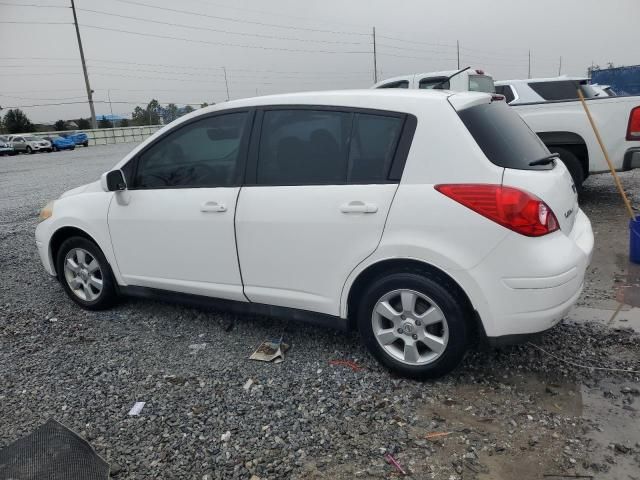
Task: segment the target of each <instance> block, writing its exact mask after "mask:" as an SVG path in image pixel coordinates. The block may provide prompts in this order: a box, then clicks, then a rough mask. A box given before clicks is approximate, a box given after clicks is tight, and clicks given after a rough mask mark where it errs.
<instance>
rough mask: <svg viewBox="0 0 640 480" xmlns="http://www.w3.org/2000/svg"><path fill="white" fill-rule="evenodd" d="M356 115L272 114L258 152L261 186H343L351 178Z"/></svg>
mask: <svg viewBox="0 0 640 480" xmlns="http://www.w3.org/2000/svg"><path fill="white" fill-rule="evenodd" d="M351 119H352V115H351V114H350V113H347V112H335V111H325V110H302V109H300V110H298V109H295V110H294V109H292V110H268V111H266V112H265V113H264V118H263V122H262V133H261V136H260V145H259V149H258V166H257V172H256V180H257V183H258V184H259V185H317V184H340V183H344V182H345V180H346V177H347V158H348V153H349V146H348V141H349V134H350V132H351Z"/></svg>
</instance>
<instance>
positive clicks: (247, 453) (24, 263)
mask: <svg viewBox="0 0 640 480" xmlns="http://www.w3.org/2000/svg"><path fill="white" fill-rule="evenodd" d="M132 147H133V145H132V144H129V145H117V146H103V147H90V148H88V149H84V148H83V149H76V150H75V151H74V152H60V153H52V154H39V155H32V156H26V155H21V156H17V157H2V158H0V191H1V192H2V195H1V196H0V269H1V271H2V277H1V278H2V280H1V281H0V371H1V372H2V377H1V380H0V382H1V383H0V419H1V420H0V448H2V447H3V446H5V445H8V444H10V443H11V442H13V441H14V440H16V439H18V438H20V437H22V436H24V435H26V434H28V433H30V432H31V431H32V430H33V429H35V428H36V427H37V426H39V425H40V424H42V423H44V422H45V421H46V420H47V419H49V418H51V417H53V418H55V419H57V420H58V421H60V422H62V423H63V424H65V425H67V426H68V427H69V428H71V429H73V430H75V431H76V432H78V433H80V434H81V435H82V436H83V437H85V438H87V439H88V440H89V442H91V444H92V445H93V446H94V447H95V448H96V450H97V451H98V453H99V454H100V455H102V456H103V457H104V458H105V459H106V460H107V461H108V462H109V463H110V464H111V467H112V473H111V474H112V476H114V477H116V478H118V479H125V478H127V479H129V478H131V479H133V478H189V479H193V478H195V479H202V480H204V479H214V478H215V479H217V478H220V479H222V478H224V479H227V478H247V479H249V478H253V480H256V478H260V479H266V478H274V479H280V478H305V479H325V478H326V479H330V478H331V479H347V478H349V479H350V478H354V477H357V478H393V477H395V476H397V472H396V471H395V469H394V467H392V466H391V465H389V464H387V463H386V462H385V460H384V454H385V453H392V454H393V455H394V456H395V458H396V459H397V461H398V462H399V464H400V465H402V466H403V468H404V469H405V470H407V472H408V473H409V476H410V478H416V479H420V478H424V479H448V480H458V479H459V480H461V479H498V480H500V479H504V480H506V479H509V480H512V479H514V478H518V479H519V480H528V479H539V478H543V475H544V474H547V475H550V474H556V475H559V476H558V477H552V478H558V479H562V478H567V477H566V475H574V476H575V475H579V474H582V475H592V476H593V478H599V479H600V478H611V479H616V480H619V479H624V480H627V479H638V478H640V473H638V472H640V443H638V442H640V438H638V436H637V433H638V430H640V429H638V425H639V424H640V421H639V420H638V418H639V414H638V411H637V409H638V408H639V406H640V376H639V375H638V374H635V375H634V374H629V373H622V372H609V371H601V370H594V369H584V368H578V367H575V366H572V365H569V364H567V363H564V362H561V361H559V360H557V359H555V358H553V357H550V356H548V355H547V354H545V353H543V352H542V351H540V350H539V348H542V349H544V350H545V351H547V352H549V353H551V354H553V355H555V356H558V357H561V358H565V359H568V360H572V361H574V362H578V363H580V364H586V365H589V366H599V367H605V368H620V369H630V368H631V369H635V370H640V337H639V336H638V334H637V333H635V332H634V331H633V330H632V329H630V328H609V327H607V326H604V325H600V324H597V323H585V322H566V323H562V324H561V325H559V326H558V327H557V328H554V329H553V330H551V331H550V332H548V333H546V334H545V335H544V336H543V337H542V338H541V339H540V340H539V341H537V342H536V344H535V345H532V344H527V345H523V346H517V347H509V348H505V349H502V350H492V349H488V350H482V351H477V352H473V353H471V354H470V355H468V357H467V359H466V360H465V362H464V363H463V365H462V366H461V367H460V368H459V369H458V370H457V371H456V372H454V373H453V374H451V375H449V376H448V377H447V378H444V379H441V380H438V381H433V382H427V383H419V382H415V381H409V380H404V379H399V378H395V377H394V376H392V375H390V374H389V373H388V372H386V371H385V370H383V369H381V368H380V367H379V366H378V365H377V364H376V362H375V361H374V360H373V359H372V358H370V357H369V355H368V354H367V353H366V351H365V350H364V349H363V348H362V347H361V346H360V344H359V341H358V338H357V335H356V334H344V333H340V332H335V331H332V330H323V329H319V328H315V327H312V326H308V325H302V324H294V323H286V322H283V321H280V320H278V319H268V318H262V317H253V316H234V315H230V314H226V313H221V312H214V311H207V310H199V309H193V308H187V307H184V306H179V305H168V304H162V303H157V302H151V301H142V300H127V301H124V302H123V303H122V304H121V305H119V306H118V307H117V308H115V309H113V310H110V311H106V312H85V311H82V310H80V309H79V308H77V307H76V306H75V305H74V304H73V303H72V302H70V301H69V300H67V298H66V297H65V295H64V293H63V291H62V289H61V288H60V286H59V285H58V284H57V282H56V281H55V280H53V279H50V278H49V277H48V276H47V275H46V274H45V272H44V271H43V269H42V267H41V265H40V263H39V260H38V257H37V252H36V249H35V245H34V239H33V231H34V228H35V225H36V222H37V219H36V214H37V211H38V209H39V208H40V207H41V206H42V205H44V204H45V203H46V202H47V201H48V200H49V199H51V198H55V197H57V196H58V195H59V194H60V193H62V191H64V190H66V189H69V188H72V187H75V186H78V185H80V184H82V183H86V182H88V181H92V180H94V179H96V178H97V177H98V176H99V174H100V173H102V172H103V171H105V170H107V169H108V168H109V167H110V166H111V165H113V164H114V163H115V162H116V161H117V159H118V158H120V157H121V156H122V155H123V154H124V153H126V152H127V151H128V150H129V149H131V148H132ZM622 177H623V181H624V182H625V185H626V186H627V188H628V190H629V191H630V193H632V194H640V175H636V174H634V173H630V174H623V175H622ZM584 197H585V198H584V206H583V208H584V209H585V211H586V212H587V214H588V215H589V216H590V217H591V219H592V222H593V224H594V230H595V231H596V236H597V250H596V252H595V255H594V262H593V264H592V267H591V268H590V270H589V273H588V278H587V285H586V288H585V293H584V295H583V296H582V298H581V300H580V304H581V306H583V307H589V308H590V307H598V308H610V307H611V305H615V303H616V301H617V300H619V297H620V294H619V292H620V288H619V287H621V286H625V287H629V282H628V275H629V269H628V268H627V262H626V251H627V250H626V242H627V233H626V228H627V227H626V221H627V220H626V219H625V216H624V211H623V210H622V208H621V206H620V201H619V200H618V198H617V197H616V195H615V190H614V187H613V186H612V184H611V180H610V178H609V177H606V176H599V177H593V178H592V179H590V180H589V181H588V184H587V186H586V192H585V196H584ZM627 290H629V289H628V288H627ZM281 334H284V336H285V337H286V339H287V340H288V341H289V343H290V344H291V345H292V348H291V350H290V351H289V353H288V355H287V357H286V360H285V361H284V362H283V363H281V364H279V365H272V364H263V363H259V362H252V361H249V360H248V359H247V357H248V356H249V355H250V354H251V352H252V351H253V350H254V349H255V347H256V346H257V345H258V344H259V343H260V342H261V341H263V340H264V339H266V338H270V337H274V336H280V335H281ZM196 346H197V347H196ZM336 359H337V360H350V361H353V362H355V363H356V364H357V365H358V366H359V367H361V368H359V369H357V370H355V371H354V370H352V369H351V368H349V367H345V366H340V365H338V366H334V365H331V364H330V363H329V362H330V361H331V360H336ZM248 380H251V381H252V382H249V383H251V384H250V385H249V384H248ZM136 401H145V402H147V403H146V405H145V406H144V409H143V410H142V413H141V415H140V416H138V417H130V416H128V415H127V412H128V411H129V409H130V408H131V407H132V405H133V404H134V402H136ZM617 418H622V419H623V420H622V421H620V422H619V424H616V422H615V421H614V420H615V419H617ZM434 432H444V433H445V435H442V436H440V437H437V438H431V439H428V438H427V436H428V434H430V433H434ZM562 475H565V476H562Z"/></svg>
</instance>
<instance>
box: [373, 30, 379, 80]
mask: <svg viewBox="0 0 640 480" xmlns="http://www.w3.org/2000/svg"><path fill="white" fill-rule="evenodd" d="M373 83H378V58H377V55H376V27H373Z"/></svg>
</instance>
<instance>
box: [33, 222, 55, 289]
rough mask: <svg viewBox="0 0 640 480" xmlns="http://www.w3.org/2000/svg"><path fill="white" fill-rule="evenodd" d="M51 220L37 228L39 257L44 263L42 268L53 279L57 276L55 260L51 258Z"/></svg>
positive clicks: (41, 223)
mask: <svg viewBox="0 0 640 480" xmlns="http://www.w3.org/2000/svg"><path fill="white" fill-rule="evenodd" d="M50 222H51V219H47V220H44V221H42V222H40V223H39V224H38V226H37V227H36V247H38V255H39V256H40V261H41V262H42V266H43V267H44V269H45V270H46V271H47V273H48V274H49V275H51V276H53V277H55V276H56V270H55V268H54V265H53V259H52V258H51V252H50V250H49V240H50V237H51V235H50V233H49V223H50Z"/></svg>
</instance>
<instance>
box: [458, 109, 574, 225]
mask: <svg viewBox="0 0 640 480" xmlns="http://www.w3.org/2000/svg"><path fill="white" fill-rule="evenodd" d="M458 115H459V116H460V118H461V119H462V121H463V123H464V124H465V126H466V127H467V129H468V130H469V132H470V133H471V135H473V138H474V139H475V141H476V142H477V143H478V146H479V147H480V148H481V149H482V151H483V152H484V154H485V156H486V157H487V158H488V159H489V160H490V161H491V162H492V163H494V164H495V165H498V166H500V167H503V168H504V174H503V178H502V185H504V186H508V187H514V188H518V189H521V190H525V191H527V192H529V193H532V194H534V195H536V196H537V197H538V198H540V200H542V201H543V202H545V203H546V204H547V205H548V206H549V207H550V208H551V210H552V211H553V213H554V214H555V216H556V218H557V220H558V223H559V226H560V229H561V230H562V231H563V232H564V233H566V234H568V233H569V232H571V230H572V229H573V223H574V221H575V218H576V215H577V213H578V195H577V193H576V188H575V185H574V184H573V180H572V179H571V174H570V173H569V171H568V170H567V169H566V167H565V166H564V164H563V163H562V161H560V160H559V159H556V160H553V161H550V162H549V163H546V164H538V165H536V164H533V165H532V162H534V163H535V162H536V161H537V160H540V159H543V158H545V157H548V156H549V155H550V152H549V150H548V149H547V147H546V146H545V145H544V143H542V141H541V140H540V138H538V136H537V135H536V134H535V133H534V132H533V131H532V130H531V129H530V128H529V127H528V126H527V124H526V123H525V122H524V120H522V118H520V116H519V115H518V114H517V113H516V112H515V110H513V109H511V108H510V107H508V106H507V105H506V104H505V103H504V102H489V103H482V104H480V105H478V104H475V105H473V106H470V107H468V108H463V109H460V110H458Z"/></svg>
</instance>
